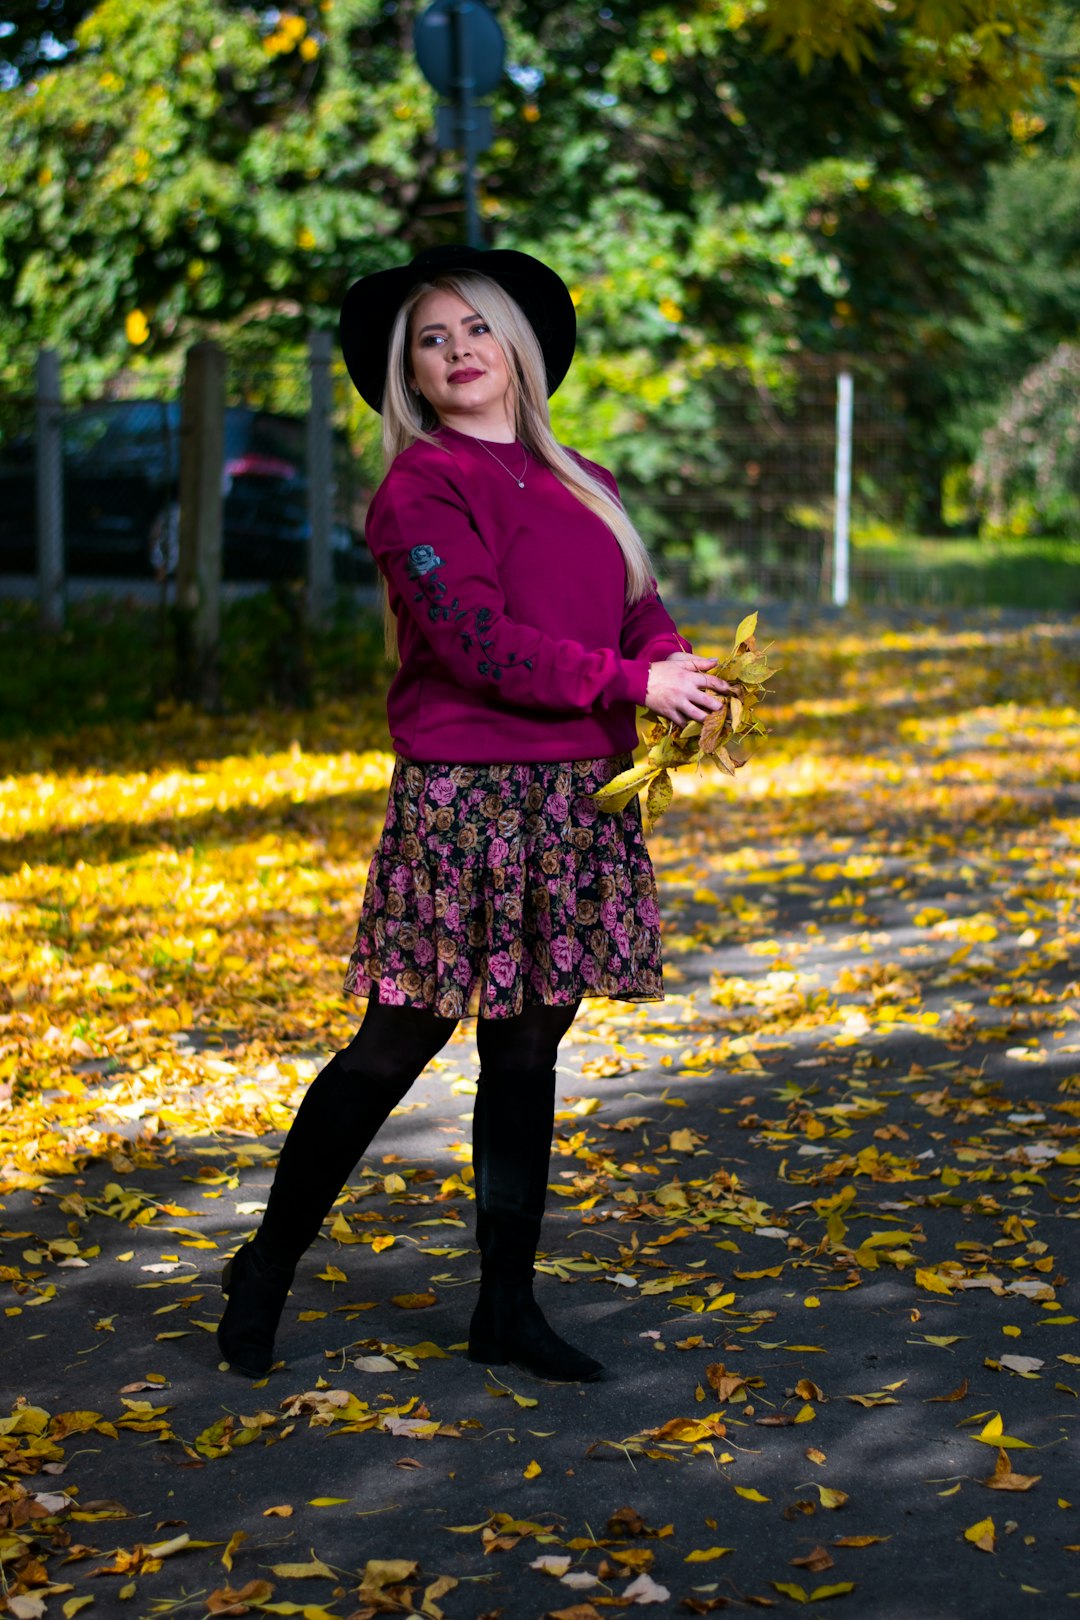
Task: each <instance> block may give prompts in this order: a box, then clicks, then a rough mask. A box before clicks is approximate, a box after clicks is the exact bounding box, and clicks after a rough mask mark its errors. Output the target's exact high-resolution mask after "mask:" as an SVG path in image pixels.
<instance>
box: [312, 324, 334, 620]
mask: <svg viewBox="0 0 1080 1620" xmlns="http://www.w3.org/2000/svg"><path fill="white" fill-rule="evenodd" d="M332 354H333V339H332V338H331V335H330V333H329V332H318V331H316V332H312V333H311V335H310V337H309V339H308V367H309V371H310V377H311V404H310V407H309V409H308V419H307V509H308V557H307V610H308V618H309V621H310V623H312V624H320V623H322V622H324V621H325V619H326V616H327V613H328V611H329V608H330V598H331V595H332V592H333V585H334V558H333V552H332V551H331V549H330V526H331V523H332V521H333V481H334V464H333V428H332V426H331V421H330V412H331V407H332V384H331V380H330V361H331V357H332Z"/></svg>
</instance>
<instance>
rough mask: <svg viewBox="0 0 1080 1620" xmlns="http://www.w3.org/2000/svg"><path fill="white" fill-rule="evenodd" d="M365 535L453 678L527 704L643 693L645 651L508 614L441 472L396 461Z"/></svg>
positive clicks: (586, 703)
mask: <svg viewBox="0 0 1080 1620" xmlns="http://www.w3.org/2000/svg"><path fill="white" fill-rule="evenodd" d="M367 541H368V545H369V547H370V549H371V553H372V555H373V556H374V558H375V560H376V562H377V563H378V565H379V567H380V569H381V570H382V572H383V574H384V575H385V577H386V579H387V582H388V584H389V587H390V592H391V598H392V599H393V598H395V597H396V598H398V599H399V600H400V603H401V604H402V605H403V606H404V608H405V610H406V612H407V613H408V614H409V615H410V616H411V618H412V619H413V620H414V621H415V623H416V625H417V626H418V628H419V629H420V631H421V633H422V634H423V636H424V639H425V640H426V641H427V643H428V645H429V646H430V648H431V649H432V651H433V652H434V654H435V656H436V657H437V658H438V660H439V662H440V663H441V664H442V665H443V666H444V668H445V669H446V670H447V671H448V672H449V673H450V674H451V675H452V676H453V678H454V680H455V681H457V683H458V684H459V685H460V686H462V687H464V688H466V689H467V690H470V691H486V692H487V693H488V694H489V695H494V692H493V688H494V689H495V692H497V695H498V698H499V700H500V701H501V702H504V703H507V704H516V705H520V706H521V707H524V708H529V709H552V710H562V711H568V712H577V713H580V712H583V711H588V710H590V709H593V708H601V709H603V708H608V707H609V706H610V705H611V704H613V703H627V702H630V703H637V704H641V703H644V701H645V688H646V686H647V684H648V678H649V663H648V659H646V658H634V657H624V656H623V654H622V652H621V651H617V650H616V649H614V648H607V647H601V648H597V649H595V650H593V651H590V650H588V649H587V648H585V647H583V646H582V645H581V644H580V643H579V642H577V641H569V640H568V641H556V640H554V639H553V638H552V637H550V636H547V635H545V634H544V633H543V631H541V630H536V629H534V628H532V627H531V626H530V625H526V624H519V623H517V622H516V621H515V620H513V619H511V618H509V617H508V615H507V613H506V606H505V601H504V597H503V592H502V588H501V586H500V584H499V579H498V574H497V571H496V568H495V565H494V562H493V559H492V557H491V555H490V553H489V552H488V550H487V548H486V547H485V546H484V545H483V543H482V541H481V540H480V537H479V535H478V534H477V532H476V530H475V528H474V527H473V525H472V523H471V521H470V517H469V511H468V508H467V506H466V504H465V502H464V501H463V500H462V498H461V496H460V495H459V493H458V491H457V490H456V489H455V488H454V487H453V485H452V483H451V481H450V479H449V478H447V477H441V476H440V475H439V474H438V472H436V471H435V470H434V469H432V468H431V467H430V466H423V465H421V466H419V467H415V466H410V467H406V466H398V467H395V468H394V470H393V472H392V474H391V476H390V477H389V478H387V480H386V481H385V482H384V484H383V485H382V487H381V488H380V490H379V495H378V497H377V499H376V501H375V503H373V507H372V509H371V511H370V512H369V514H368V524H367Z"/></svg>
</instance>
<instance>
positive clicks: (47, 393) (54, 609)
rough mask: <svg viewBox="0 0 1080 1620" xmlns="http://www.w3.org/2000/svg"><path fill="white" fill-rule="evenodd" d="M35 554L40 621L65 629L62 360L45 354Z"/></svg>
mask: <svg viewBox="0 0 1080 1620" xmlns="http://www.w3.org/2000/svg"><path fill="white" fill-rule="evenodd" d="M36 445H37V553H38V596H39V600H40V603H41V622H42V624H43V625H44V627H45V629H46V630H62V629H63V628H64V606H65V604H64V423H63V411H62V402H61V398H60V356H59V355H58V354H57V353H56V351H55V350H54V349H41V350H40V351H39V353H38V359H37V436H36Z"/></svg>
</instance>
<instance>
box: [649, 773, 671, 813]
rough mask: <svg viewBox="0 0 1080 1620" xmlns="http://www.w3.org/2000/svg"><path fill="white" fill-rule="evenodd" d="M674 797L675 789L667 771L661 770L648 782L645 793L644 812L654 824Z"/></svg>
mask: <svg viewBox="0 0 1080 1620" xmlns="http://www.w3.org/2000/svg"><path fill="white" fill-rule="evenodd" d="M674 797H675V789H674V788H673V787H672V784H671V777H670V776H669V775H668V773H667V771H661V772H660V773H659V775H658V776H654V777H653V779H652V781H651V782H650V783H649V791H648V793H647V794H646V795H645V814H646V815H647V816H648V818H649V820H650V821H651V822H652V823H653V824H654V825H655V824H656V822H658V821H659V819H660V817H661V816H662V815H663V813H664V811H665V810H666V809H667V808H668V806H669V805H670V804H671V801H672V799H673V798H674Z"/></svg>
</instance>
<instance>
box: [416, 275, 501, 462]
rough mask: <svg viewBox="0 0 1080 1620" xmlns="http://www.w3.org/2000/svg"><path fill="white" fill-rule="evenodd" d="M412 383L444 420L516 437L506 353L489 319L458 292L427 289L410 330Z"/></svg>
mask: <svg viewBox="0 0 1080 1620" xmlns="http://www.w3.org/2000/svg"><path fill="white" fill-rule="evenodd" d="M408 366H409V386H410V387H413V388H416V389H418V390H419V391H420V393H421V394H423V396H424V398H425V399H426V400H427V402H428V404H429V405H430V406H431V407H432V409H433V410H434V412H435V414H436V415H437V416H438V418H439V420H440V422H445V423H446V424H447V425H448V426H449V427H456V428H457V429H458V430H459V431H461V432H464V433H471V434H473V435H474V436H475V437H477V438H484V437H491V438H496V437H501V438H509V439H513V438H514V437H515V434H514V430H513V420H514V411H513V399H512V390H511V383H510V373H509V370H508V369H507V365H506V361H505V359H504V358H503V352H502V350H501V349H500V347H499V345H498V344H497V343H496V341H495V339H494V338H493V337H492V335H491V332H490V329H489V328H488V326H487V323H486V322H484V321H482V320H481V319H480V317H479V316H478V315H477V313H476V311H475V310H474V309H473V308H472V307H471V305H469V304H466V303H465V302H464V300H463V299H461V298H459V297H458V295H457V293H453V292H449V291H444V290H441V289H436V290H435V291H433V292H429V293H425V295H424V297H423V298H422V299H421V300H420V302H419V304H417V306H416V308H415V309H414V310H413V314H412V321H411V323H410V328H409V352H408Z"/></svg>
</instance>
